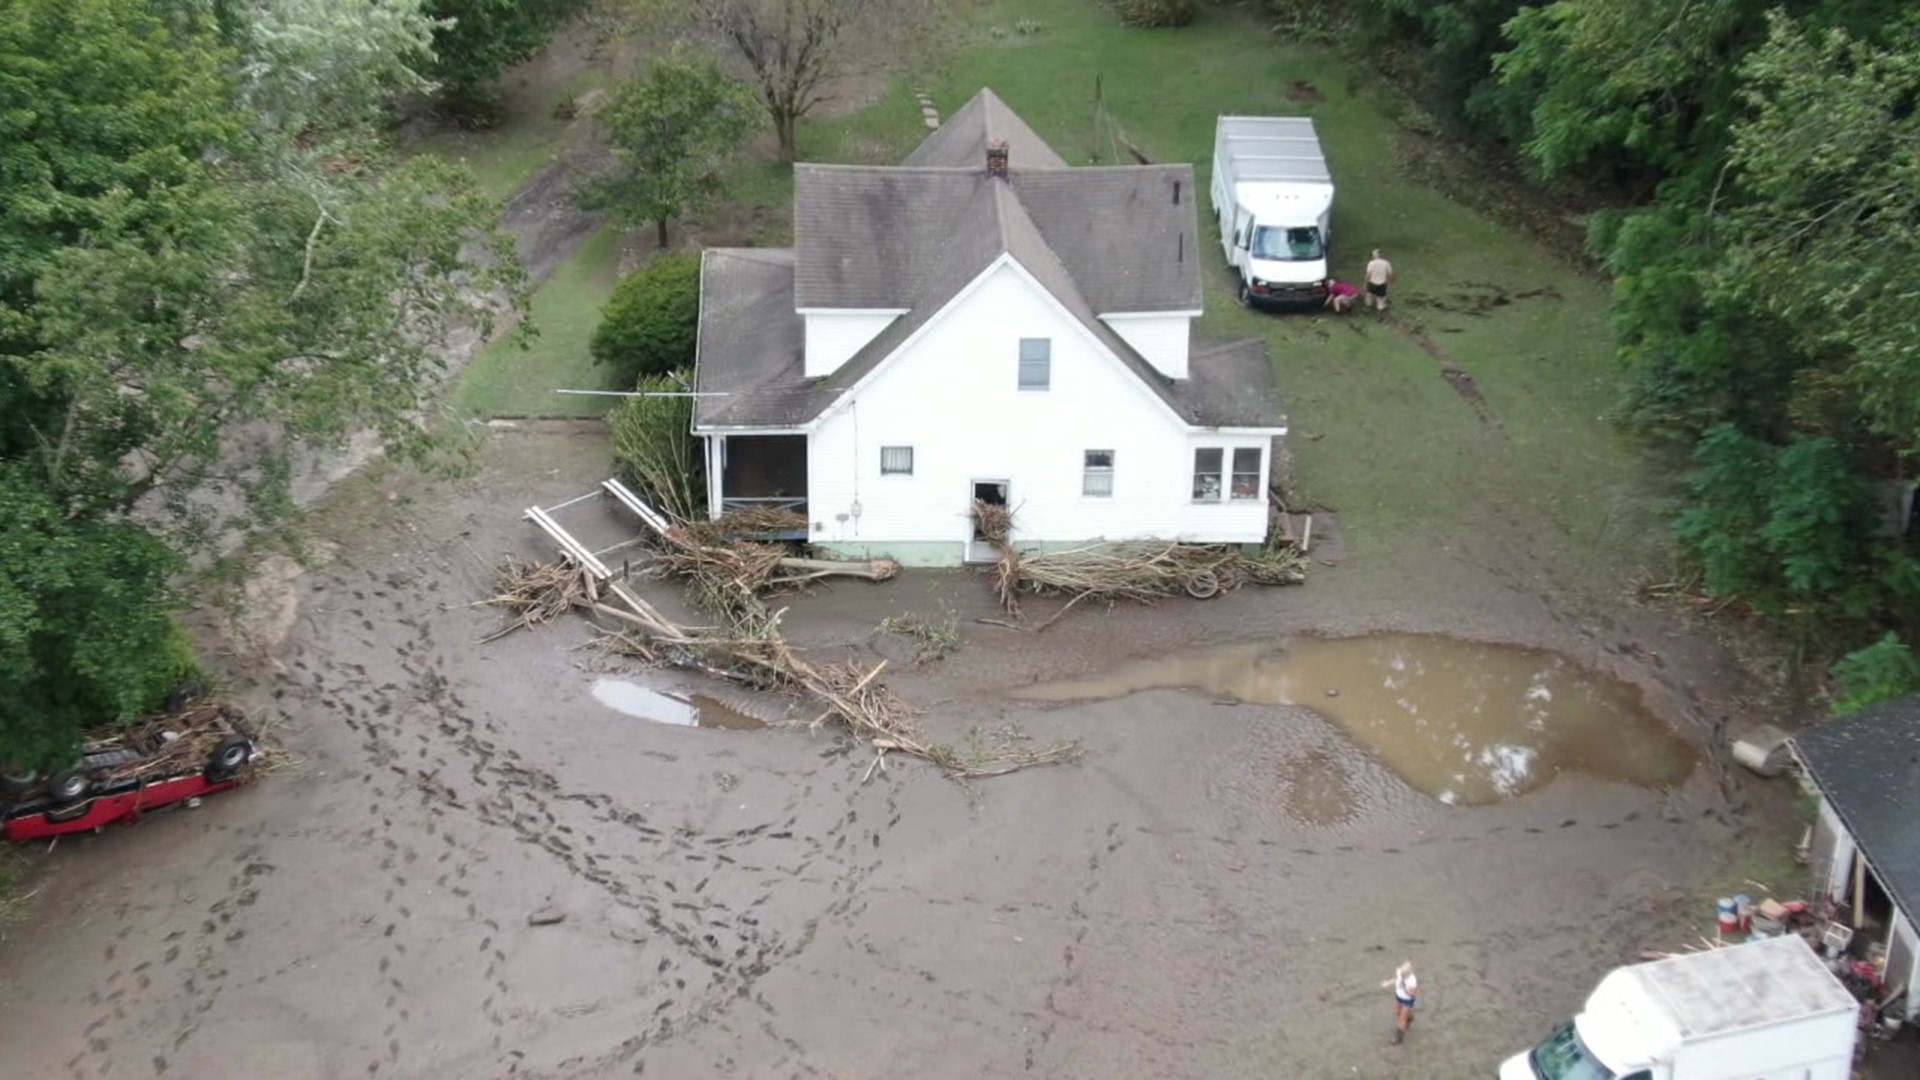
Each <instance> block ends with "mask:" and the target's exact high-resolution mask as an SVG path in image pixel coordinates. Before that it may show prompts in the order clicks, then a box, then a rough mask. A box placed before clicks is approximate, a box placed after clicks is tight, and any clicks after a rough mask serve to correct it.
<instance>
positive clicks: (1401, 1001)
mask: <svg viewBox="0 0 1920 1080" xmlns="http://www.w3.org/2000/svg"><path fill="white" fill-rule="evenodd" d="M1380 986H1381V988H1382V989H1385V990H1392V991H1393V1043H1394V1045H1395V1046H1398V1045H1399V1044H1400V1042H1401V1040H1403V1039H1405V1038H1406V1037H1407V1029H1408V1028H1411V1027H1412V1026H1413V1008H1414V1006H1415V1005H1417V1004H1419V1002H1420V978H1419V976H1417V975H1415V974H1414V973H1413V961H1411V960H1402V961H1400V966H1399V967H1397V968H1394V969H1393V978H1391V979H1388V980H1387V981H1386V982H1383V983H1381V984H1380Z"/></svg>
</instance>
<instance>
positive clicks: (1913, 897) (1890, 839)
mask: <svg viewBox="0 0 1920 1080" xmlns="http://www.w3.org/2000/svg"><path fill="white" fill-rule="evenodd" d="M1793 747H1794V752H1795V754H1797V755H1798V756H1799V758H1800V762H1801V764H1803V765H1805V766H1806V768H1807V772H1808V773H1809V774H1810V775H1811V776H1812V777H1813V780H1814V783H1816V784H1818V785H1819V786H1820V791H1821V793H1822V794H1824V795H1825V796H1826V797H1827V802H1828V803H1830V804H1832V806H1833V809H1834V812H1835V813H1837V814H1839V815H1840V820H1841V822H1842V823H1844V824H1845V825H1846V827H1847V832H1848V833H1850V834H1852V836H1853V839H1854V842H1855V843H1857V844H1859V845H1860V850H1861V851H1863V852H1865V853H1866V856H1867V861H1869V862H1871V863H1872V864H1873V867H1874V870H1875V872H1876V873H1878V874H1879V876H1880V879H1881V884H1883V885H1885V886H1886V888H1887V891H1888V892H1890V893H1892V894H1893V898H1894V900H1895V901H1896V902H1897V903H1898V904H1899V905H1900V908H1901V910H1903V911H1905V912H1906V913H1907V917H1908V918H1914V919H1920V694H1910V695H1908V696H1906V697H1903V698H1899V699H1896V700H1894V701H1888V702H1885V703H1882V704H1879V705H1875V706H1873V707H1872V708H1868V709H1862V710H1861V711H1860V712H1858V713H1855V714H1854V715H1852V716H1849V717H1846V718H1844V719H1840V720H1834V721H1831V722H1829V723H1826V724H1822V725H1820V726H1819V727H1817V728H1814V729H1813V730H1811V731H1804V732H1801V733H1800V734H1798V735H1796V736H1794V737H1793Z"/></svg>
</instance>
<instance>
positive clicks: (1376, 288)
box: [1367, 248, 1393, 311]
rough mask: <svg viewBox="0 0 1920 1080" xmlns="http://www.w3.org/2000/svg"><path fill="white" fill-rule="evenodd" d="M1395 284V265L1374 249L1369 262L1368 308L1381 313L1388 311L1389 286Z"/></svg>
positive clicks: (1377, 249) (1378, 250)
mask: <svg viewBox="0 0 1920 1080" xmlns="http://www.w3.org/2000/svg"><path fill="white" fill-rule="evenodd" d="M1391 284H1393V264H1392V263H1390V262H1388V261H1387V257H1386V256H1385V255H1382V254H1381V253H1380V249H1379V248H1374V249H1373V258H1372V259H1370V260H1368V262H1367V306H1368V307H1370V308H1374V309H1377V310H1379V311H1385V310H1387V286H1389V285H1391Z"/></svg>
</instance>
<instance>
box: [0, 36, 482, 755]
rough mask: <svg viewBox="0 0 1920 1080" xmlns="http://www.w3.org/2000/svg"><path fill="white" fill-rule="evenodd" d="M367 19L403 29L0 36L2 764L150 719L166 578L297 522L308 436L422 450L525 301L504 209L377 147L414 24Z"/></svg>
mask: <svg viewBox="0 0 1920 1080" xmlns="http://www.w3.org/2000/svg"><path fill="white" fill-rule="evenodd" d="M361 3H363V0H349V3H348V7H347V8H346V9H345V10H347V11H348V12H349V13H352V12H355V11H358V12H360V13H361V14H364V15H368V17H369V18H375V21H376V22H380V19H382V18H385V16H386V15H391V16H393V17H394V18H393V20H392V21H391V22H390V23H388V22H381V23H380V25H378V26H374V27H363V28H361V30H362V31H363V32H361V33H360V35H359V36H358V37H353V36H349V37H347V38H344V39H341V40H335V41H330V42H318V41H315V40H313V38H312V35H313V34H321V33H331V32H333V30H338V29H340V28H338V27H337V26H336V25H335V23H334V22H333V21H332V20H331V18H330V15H329V12H328V11H326V10H324V9H321V8H316V7H314V6H313V5H312V4H311V3H309V2H307V0H262V2H261V3H260V4H258V5H255V6H251V7H239V6H236V5H219V4H205V5H203V4H200V3H176V2H173V0H16V2H15V3H14V4H13V6H12V8H11V9H10V12H9V18H7V19H5V20H0V187H4V189H5V190H6V191H7V193H8V197H7V198H6V199H4V200H0V487H4V499H5V501H6V503H7V511H6V516H5V518H4V519H0V531H4V537H5V538H4V541H0V543H4V544H5V545H6V548H5V550H6V552H7V554H8V556H9V562H8V565H7V566H6V567H5V568H4V569H0V575H4V578H5V584H4V585H0V591H4V594H5V596H4V599H0V643H4V645H0V648H7V649H13V650H15V651H14V652H11V653H7V654H6V656H5V657H0V665H4V666H6V667H7V668H8V673H7V677H12V678H14V679H15V680H16V681H15V682H13V683H5V682H0V694H4V695H5V697H4V701H5V704H4V706H0V708H4V709H5V710H7V711H6V712H5V719H4V723H0V761H4V760H8V759H16V758H18V759H35V760H38V759H40V758H43V757H45V756H46V755H48V754H52V753H53V752H54V751H53V749H51V748H53V747H55V746H56V744H57V745H62V746H70V745H71V744H72V742H73V741H74V740H75V739H77V738H78V731H79V725H81V724H83V723H93V722H104V721H111V720H113V719H116V718H123V717H125V716H127V715H130V714H131V713H132V712H136V711H139V710H140V709H143V708H146V707H149V706H151V705H153V704H156V703H157V702H156V698H157V696H158V694H160V693H161V692H163V691H164V690H165V689H166V687H167V685H169V684H170V683H171V682H172V681H174V680H175V679H176V678H177V677H178V675H179V669H180V667H181V660H182V657H181V653H180V649H179V648H178V647H177V645H167V642H168V641H170V640H177V639H171V638H169V636H168V634H169V630H168V627H169V624H168V621H167V616H168V614H169V613H170V612H171V611H172V610H173V603H174V599H173V596H172V594H171V593H170V592H169V591H168V588H167V584H168V577H169V574H170V573H172V572H174V571H176V570H178V569H179V568H181V567H183V566H185V565H187V564H188V562H189V561H190V560H191V558H192V557H194V556H196V555H199V554H203V553H204V552H205V551H206V546H205V545H206V542H207V540H208V538H209V535H210V530H211V529H212V528H213V527H215V526H241V525H244V524H246V523H249V522H252V521H256V520H259V519H260V518H261V517H262V516H263V515H266V514H269V513H271V512H273V511H275V510H277V509H279V508H282V507H284V506H285V505H286V501H287V500H286V486H287V477H288V475H289V470H288V461H289V459H290V455H291V454H292V453H293V450H294V448H295V447H324V446H326V445H328V444H330V443H333V442H336V441H338V440H340V439H343V438H344V437H346V436H347V435H349V434H351V433H354V432H357V431H361V430H366V429H369V428H371V429H374V430H377V431H378V432H380V433H381V434H383V435H384V436H386V437H387V439H388V440H389V445H390V446H392V447H393V448H394V449H395V450H397V451H400V452H403V453H404V452H408V451H412V450H419V449H424V448H425V447H426V445H427V444H428V439H429V435H428V432H427V430H426V427H425V425H423V424H422V423H421V417H422V415H423V414H424V412H425V411H426V410H427V408H428V407H429V401H428V399H427V397H426V393H427V391H428V390H429V389H430V383H431V380H432V377H433V376H434V374H435V373H436V372H437V371H438V370H439V369H440V365H441V360H440V353H439V350H438V342H439V341H440V340H441V339H442V338H443V337H444V336H445V334H446V333H447V331H449V330H450V329H451V328H452V327H454V326H455V325H471V324H473V323H475V322H478V323H480V324H483V325H484V324H485V322H486V321H487V319H488V318H489V316H490V315H491V314H492V313H493V312H494V311H495V310H496V309H497V308H498V307H499V306H500V304H501V303H503V302H504V303H505V304H507V305H513V304H517V303H519V302H520V299H519V298H520V290H519V286H518V271H517V265H516V264H515V262H514V261H513V253H512V249H511V247H510V246H509V245H507V244H506V243H505V240H504V238H503V237H502V236H501V235H500V234H499V233H498V232H497V231H496V228H495V223H496V222H497V218H498V208H497V206H494V205H492V204H490V203H489V202H488V201H487V200H485V199H483V198H481V197H480V196H479V195H478V194H477V193H476V190H475V188H474V185H473V183H472V179H471V177H470V176H469V175H468V174H466V173H465V172H464V171H463V170H460V169H456V168H453V167H451V166H448V165H446V164H444V163H442V162H439V161H436V160H435V159H432V158H429V157H417V158H413V159H409V160H406V161H397V160H396V159H395V158H394V157H393V155H392V154H391V151H390V150H389V149H388V148H387V147H386V146H384V145H383V144H382V143H381V141H380V140H379V138H378V137H377V133H376V132H373V131H371V130H369V129H368V127H367V123H368V121H369V119H370V118H371V117H372V116H374V115H375V113H376V111H377V109H376V108H375V106H377V105H378V103H379V101H380V99H381V98H382V97H383V95H384V94H386V93H388V92H390V91H391V90H392V89H396V88H401V87H404V86H407V85H415V83H414V82H413V77H412V76H411V74H410V73H411V72H412V71H413V70H414V69H413V68H412V67H411V66H409V65H411V64H412V63H415V62H417V53H416V48H417V45H418V42H419V35H418V30H419V28H420V26H419V23H418V21H417V19H416V20H412V21H409V19H408V18H407V17H406V12H407V10H408V9H407V7H406V5H405V4H403V3H400V0H381V2H379V3H374V2H371V0H364V6H357V5H360V4H361ZM379 13H384V15H380V14H379ZM214 14H220V15H222V16H223V17H225V18H227V19H228V20H229V21H228V22H226V23H224V24H221V23H217V22H216V21H215V18H214ZM376 16H378V17H376ZM253 17H258V18H259V19H260V20H261V21H260V22H259V23H253V22H250V21H248V20H249V19H251V18H253ZM330 27H331V28H333V29H332V30H330V29H329V28H330ZM395 27H399V28H400V29H399V30H395ZM409 28H410V29H409ZM342 32H344V31H342ZM362 47H365V48H368V49H376V50H382V51H380V52H379V54H378V55H371V54H366V53H362V52H359V51H357V50H360V49H361V48H362ZM300 87H304V89H305V94H304V101H297V100H295V99H296V98H300V97H302V95H300V94H299V93H297V92H296V88H300ZM35 552H38V553H40V557H39V558H38V560H37V561H36V559H35V558H33V557H32V554H31V553H35ZM27 564H32V565H27ZM163 645H164V646H166V647H162V646H163ZM103 650H104V651H103Z"/></svg>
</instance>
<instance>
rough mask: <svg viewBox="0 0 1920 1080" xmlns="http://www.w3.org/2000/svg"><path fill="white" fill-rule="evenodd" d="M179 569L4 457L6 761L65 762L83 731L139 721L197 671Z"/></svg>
mask: <svg viewBox="0 0 1920 1080" xmlns="http://www.w3.org/2000/svg"><path fill="white" fill-rule="evenodd" d="M177 568H178V562H177V559H176V558H175V556H174V554H173V553H172V552H171V551H169V550H168V549H167V548H166V546H165V545H163V544H161V543H160V542H159V541H157V540H155V539H154V538H153V537H152V536H150V535H149V534H148V533H147V532H146V531H145V530H142V529H140V528H138V527H137V526H134V525H130V524H126V523H124V522H119V523H116V522H110V521H103V520H100V519H98V518H96V517H76V516H74V515H72V514H71V513H70V512H69V511H68V510H67V508H65V507H63V506H62V505H60V503H59V502H57V501H56V500H54V499H53V498H51V497H50V496H49V495H48V494H47V493H46V491H45V490H44V489H43V488H42V487H41V486H40V484H39V483H38V477H35V476H33V475H31V474H30V472H29V471H28V470H27V469H25V468H23V467H22V466H20V465H18V464H13V463H0V702H4V704H3V705H0V764H4V765H6V766H9V767H11V768H16V769H18V768H29V769H40V770H50V769H53V768H57V767H60V766H62V765H65V764H67V763H68V762H69V761H71V760H72V757H73V753H74V749H75V745H76V743H77V740H78V734H79V732H81V731H82V730H85V729H86V728H89V727H93V726H95V725H98V724H102V723H108V722H112V721H115V720H128V719H132V718H134V717H135V716H137V715H139V714H140V713H141V712H143V711H145V710H146V709H149V708H151V707H152V706H153V705H154V704H155V703H156V702H157V701H159V700H160V698H161V697H163V696H164V695H165V694H166V693H167V692H168V691H169V690H171V689H172V688H173V687H174V686H175V685H177V684H178V683H179V682H180V681H181V680H182V679H183V678H184V677H185V676H187V675H189V674H191V672H192V659H191V656H190V655H188V654H187V653H186V652H185V651H184V649H183V648H182V647H181V644H180V638H179V636H178V631H177V630H176V628H175V626H174V623H173V618H172V617H173V612H174V602H175V598H174V596H173V594H172V592H171V590H170V589H169V588H168V580H169V576H170V575H171V574H172V573H173V572H174V571H175V570H176V569H177Z"/></svg>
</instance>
